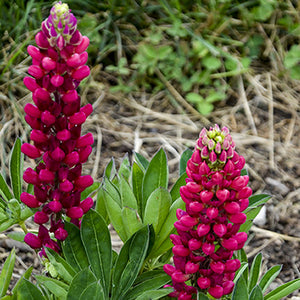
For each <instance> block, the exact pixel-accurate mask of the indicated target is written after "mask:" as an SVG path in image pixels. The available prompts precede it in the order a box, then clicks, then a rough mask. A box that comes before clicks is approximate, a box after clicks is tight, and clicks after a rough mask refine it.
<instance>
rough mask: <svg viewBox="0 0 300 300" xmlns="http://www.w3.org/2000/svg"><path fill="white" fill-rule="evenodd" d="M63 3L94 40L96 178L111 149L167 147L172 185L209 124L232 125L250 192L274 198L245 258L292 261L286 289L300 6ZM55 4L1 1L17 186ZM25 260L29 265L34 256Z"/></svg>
mask: <svg viewBox="0 0 300 300" xmlns="http://www.w3.org/2000/svg"><path fill="white" fill-rule="evenodd" d="M65 2H67V3H68V4H69V6H70V8H71V9H72V11H73V13H74V14H75V15H76V17H78V20H79V22H78V27H79V29H80V30H81V31H82V33H83V34H85V35H87V36H88V37H89V38H90V40H91V44H90V47H89V48H88V51H89V66H91V68H92V72H91V76H90V77H89V78H88V79H87V80H85V83H82V85H81V91H80V93H81V95H82V102H83V103H87V102H90V103H92V104H93V107H94V113H93V115H92V116H91V117H90V118H89V120H88V121H87V123H86V124H85V127H84V130H85V131H91V132H93V134H94V137H95V144H94V147H93V153H92V155H93V158H91V159H90V162H89V165H88V166H87V168H88V170H89V173H90V174H91V175H92V176H93V177H94V178H95V179H96V180H97V179H98V180H100V178H101V177H102V175H103V169H104V166H105V165H106V164H107V163H108V162H109V161H110V159H111V157H112V156H114V157H115V158H116V159H117V160H118V159H120V158H121V157H122V156H124V155H125V153H127V152H129V158H131V154H132V151H133V150H134V151H137V152H139V153H141V154H143V155H144V156H145V157H148V158H150V157H151V156H152V155H153V154H154V153H155V152H156V151H157V150H158V149H159V147H161V146H162V147H164V149H165V150H166V152H167V156H168V165H169V168H170V178H171V181H172V180H173V182H171V183H174V182H175V178H178V173H176V172H175V170H178V163H179V158H180V154H181V153H182V152H183V151H184V150H185V148H186V147H192V146H193V145H194V142H195V140H196V139H197V136H198V134H199V131H200V130H201V128H202V127H203V126H206V127H207V126H209V125H211V124H214V123H219V124H222V125H226V126H228V127H229V128H230V129H231V132H233V133H234V134H233V138H234V140H235V141H236V143H237V145H238V151H239V153H240V154H243V155H244V156H245V158H246V161H247V168H248V171H249V176H250V182H251V186H252V188H253V189H254V191H257V192H264V193H267V194H270V195H272V200H271V201H270V202H269V204H268V206H267V209H266V215H265V216H264V217H263V218H262V223H261V224H260V225H259V227H256V226H254V227H253V229H252V235H250V242H249V246H248V248H247V249H246V250H247V254H248V257H249V258H250V259H251V257H254V256H255V254H257V253H258V252H259V251H263V256H264V257H265V258H266V260H265V261H266V263H265V265H264V266H263V267H266V266H268V267H271V266H273V265H275V264H283V270H282V273H281V274H282V275H281V277H280V280H279V281H278V284H282V283H283V282H286V281H288V280H291V279H294V278H298V277H299V268H300V263H299V261H300V255H299V232H300V228H299V227H300V224H299V213H300V205H299V203H300V193H299V191H300V179H299V178H300V167H299V166H300V140H299V136H300V103H299V95H300V88H299V80H300V64H299V63H300V46H299V38H300V15H299V11H300V7H299V5H300V4H299V1H295V0H293V1H292V0H285V1H283V0H277V1H276V0H249V1H237V0H215V1H214V0H207V1H189V0H183V1H179V0H160V1H159V0H156V1H130V0H127V1H113V0H111V1H107V0H104V1H96V0H86V1H84V2H83V1H80V0H72V1H71V0H70V1H65ZM52 4H53V2H52V1H37V0H29V1H23V0H14V1H8V0H2V1H0V8H1V9H0V14H1V15H0V47H1V51H0V116H1V118H0V170H1V172H2V174H3V177H4V178H6V179H7V180H8V182H9V179H8V178H9V172H8V168H7V166H8V164H9V153H10V150H11V149H12V145H13V143H14V141H15V139H16V137H20V138H21V139H22V140H23V141H26V139H27V138H28V134H29V128H28V127H27V125H26V124H25V122H24V121H23V107H24V105H25V103H26V102H28V101H31V98H30V97H31V95H30V93H29V92H28V90H27V89H26V88H25V87H24V86H23V83H22V79H23V77H24V76H25V74H26V72H27V68H28V65H29V63H30V57H29V56H28V54H27V52H26V48H27V45H29V44H34V41H33V37H34V34H35V33H36V32H37V31H38V30H39V27H40V23H41V22H42V20H43V19H45V18H46V17H47V15H48V13H49V9H50V7H51V6H52ZM30 163H32V162H29V161H27V162H26V164H28V165H29V164H30ZM257 226H258V225H257ZM29 227H30V225H29ZM113 243H115V245H119V244H118V241H117V240H115V242H114V238H113ZM7 245H8V244H7V243H6V242H5V243H4V244H3V239H0V246H1V247H2V249H3V248H4V249H8V248H9V246H7ZM24 251H25V250H24ZM26 251H28V249H27V250H26ZM4 252H5V251H4ZM24 253H25V252H24ZM19 258H20V259H21V260H23V261H26V262H27V263H28V254H27V253H26V256H24V257H22V255H21V252H19ZM19 261H20V260H19ZM32 261H34V259H33V258H32V259H31V260H29V263H30V262H32ZM19 267H20V269H22V268H23V270H24V266H23V265H22V263H20V265H19Z"/></svg>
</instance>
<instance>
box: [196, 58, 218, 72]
mask: <svg viewBox="0 0 300 300" xmlns="http://www.w3.org/2000/svg"><path fill="white" fill-rule="evenodd" d="M201 62H202V64H203V65H204V67H205V68H206V69H208V70H210V71H215V70H217V69H219V68H220V67H221V65H222V63H221V61H220V59H219V58H217V57H214V56H206V57H204V58H203V59H202V61H201Z"/></svg>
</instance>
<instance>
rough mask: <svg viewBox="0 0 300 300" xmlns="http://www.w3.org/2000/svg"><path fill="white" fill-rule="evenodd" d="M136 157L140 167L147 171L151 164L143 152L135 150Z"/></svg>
mask: <svg viewBox="0 0 300 300" xmlns="http://www.w3.org/2000/svg"><path fill="white" fill-rule="evenodd" d="M133 155H134V159H135V161H136V163H137V164H138V165H139V167H140V168H141V169H142V170H143V171H146V169H147V168H148V166H149V161H148V160H147V159H146V158H145V157H144V156H143V155H141V154H139V153H137V152H133Z"/></svg>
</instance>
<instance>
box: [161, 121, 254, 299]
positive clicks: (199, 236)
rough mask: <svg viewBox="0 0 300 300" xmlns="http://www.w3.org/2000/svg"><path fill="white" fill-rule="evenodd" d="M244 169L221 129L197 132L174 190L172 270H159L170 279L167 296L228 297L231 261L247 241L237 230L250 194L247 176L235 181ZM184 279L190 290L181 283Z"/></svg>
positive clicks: (234, 265)
mask: <svg viewBox="0 0 300 300" xmlns="http://www.w3.org/2000/svg"><path fill="white" fill-rule="evenodd" d="M244 165H245V159H244V157H243V156H240V155H238V154H237V152H236V151H235V143H234V142H233V140H232V137H231V136H230V134H229V130H228V129H227V128H226V127H223V128H222V129H220V128H219V126H218V125H215V126H214V127H213V128H210V129H209V130H206V129H205V128H204V129H203V130H202V131H201V132H200V135H199V139H198V141H197V143H196V146H195V150H194V152H193V154H192V157H191V159H189V161H188V162H187V168H186V173H187V176H188V178H187V179H186V185H185V186H182V187H181V188H180V195H181V198H182V200H183V201H184V202H185V203H186V211H183V210H180V209H178V210H177V219H178V221H176V222H175V224H174V226H175V228H176V229H177V232H178V235H176V234H172V235H171V236H170V238H171V240H172V242H173V244H174V247H173V254H174V257H173V260H174V264H175V266H172V265H169V264H167V265H165V266H164V270H165V272H166V273H167V274H168V275H170V276H171V277H172V283H173V286H172V287H173V288H174V292H172V293H171V294H170V296H171V297H176V298H178V299H182V300H189V299H192V296H193V294H196V293H197V290H199V291H202V292H207V291H208V293H209V294H210V295H211V296H213V297H215V298H221V297H222V296H223V295H227V294H230V293H231V292H232V290H233V287H234V283H233V279H234V275H235V272H236V271H237V270H238V269H239V267H240V265H241V263H240V261H239V260H238V259H233V258H232V256H233V252H234V251H235V250H239V249H241V248H242V247H243V246H244V244H245V242H246V240H247V234H246V233H245V232H239V229H240V226H241V224H243V223H244V222H245V221H246V215H245V214H244V213H243V211H244V210H245V209H246V208H247V207H248V205H249V200H248V197H249V196H250V195H251V194H252V190H251V188H250V187H247V184H248V181H249V177H248V176H241V170H242V169H243V167H244ZM189 280H190V282H191V284H192V286H188V285H187V284H186V283H185V282H186V281H189Z"/></svg>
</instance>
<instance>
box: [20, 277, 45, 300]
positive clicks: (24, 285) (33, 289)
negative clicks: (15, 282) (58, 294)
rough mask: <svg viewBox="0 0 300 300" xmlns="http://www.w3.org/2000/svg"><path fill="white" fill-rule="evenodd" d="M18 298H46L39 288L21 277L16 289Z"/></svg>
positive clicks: (35, 299) (29, 299) (42, 299)
mask: <svg viewBox="0 0 300 300" xmlns="http://www.w3.org/2000/svg"><path fill="white" fill-rule="evenodd" d="M17 298H18V300H37V299H39V300H46V298H45V297H44V295H43V294H42V292H41V290H40V289H39V288H38V287H37V286H35V285H34V284H33V283H31V282H30V281H29V280H27V279H23V280H22V281H21V283H20V285H19V288H18V290H17Z"/></svg>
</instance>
